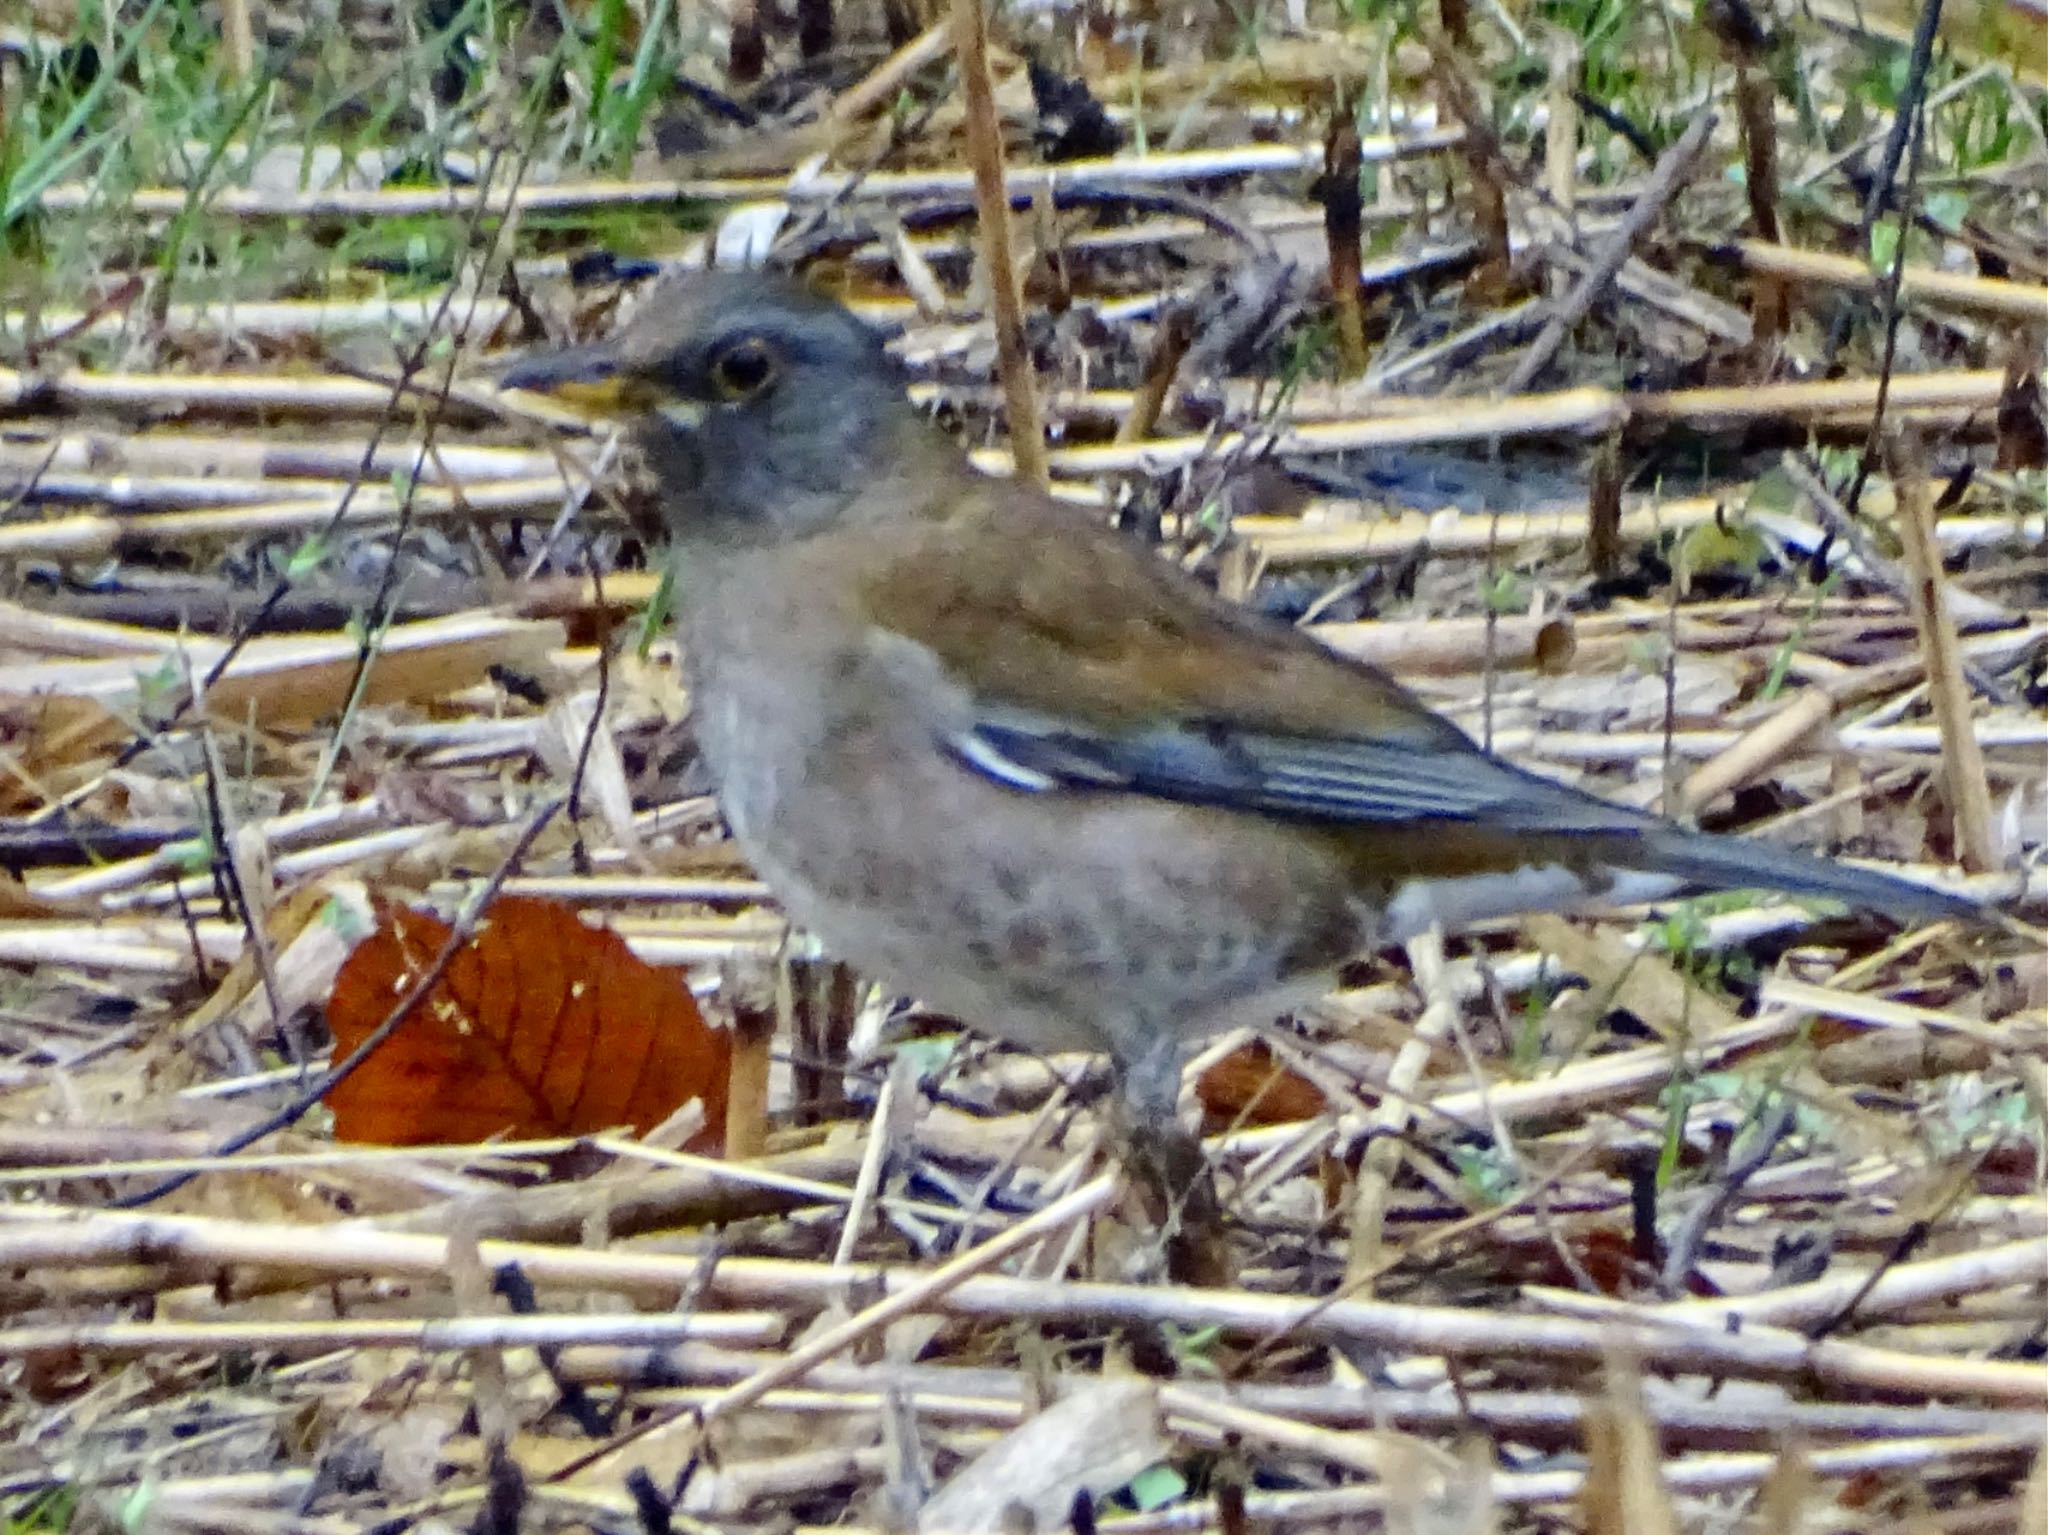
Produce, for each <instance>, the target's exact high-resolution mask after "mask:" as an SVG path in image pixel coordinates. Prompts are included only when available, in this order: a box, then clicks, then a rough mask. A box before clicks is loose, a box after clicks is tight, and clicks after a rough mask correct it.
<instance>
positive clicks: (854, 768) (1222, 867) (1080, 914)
mask: <svg viewBox="0 0 2048 1535" xmlns="http://www.w3.org/2000/svg"><path fill="white" fill-rule="evenodd" d="M768 744H769V743H767V742H765V741H763V740H761V739H759V738H758V737H756V738H755V739H754V740H753V741H752V742H751V743H750V745H749V746H748V747H747V748H746V749H742V750H738V751H733V752H729V753H722V754H720V755H722V756H724V758H725V760H724V761H723V762H722V763H721V762H719V761H714V763H713V766H714V770H715V771H718V772H719V774H720V778H721V785H720V787H721V793H722V797H723V801H724V804H725V807H726V812H727V816H728V819H729V821H730V823H731V825H732V827H733V831H734V835H735V836H736V837H737V838H738V840H739V841H740V844H741V846H742V847H743V848H744V849H745V850H746V852H747V854H748V857H749V858H750V859H751V860H752V861H753V862H754V864H755V867H756V869H757V870H758V872H759V873H760V874H761V876H762V877H763V878H764V879H765V880H767V882H768V883H769V885H770V886H771V888H773V889H774V890H775V891H776V892H777V894H778V895H779V896H780V898H781V899H782V901H783V904H784V905H785V907H786V908H787V910H788V912H789V914H790V916H791V917H792V918H793V919H794V920H795V921H796V922H797V923H798V924H799V925H801V926H802V927H804V928H806V929H808V930H809V931H811V932H812V933H814V934H816V936H817V937H818V938H819V939H820V940H821V941H822V942H823V943H824V944H825V946H826V947H827V949H828V950H830V951H832V952H833V953H835V954H836V955H838V956H839V957H841V958H844V959H846V960H848V961H849V962H851V963H852V964H854V965H855V966H856V967H858V968H859V969H860V970H862V971H863V972H864V973H866V974H868V975H869V976H871V977H872V978H874V979H875V980H878V981H880V982H882V983H884V984H886V985H888V986H890V987H892V988H894V989H897V990H900V991H902V992H904V993H906V994H908V995H912V996H916V997H918V998H919V999H921V1000H923V1001H924V1002H926V1003H928V1004H929V1005H931V1006H933V1007H936V1008H939V1009H941V1010H943V1011H945V1012H948V1013H952V1014H954V1015H956V1016H958V1017H960V1018H961V1019H962V1020H963V1021H965V1022H968V1023H972V1024H974V1025H976V1026H978V1027H980V1028H982V1029H984V1030H986V1031H987V1032H989V1033H992V1034H996V1035H998V1036H1000V1037H1002V1038H1005V1039H1008V1040H1011V1041H1012V1042H1014V1043H1018V1044H1021V1045H1025V1046H1028V1047H1031V1048H1035V1049H1044V1050H1058V1049H1096V1050H1100V1049H1108V1050H1112V1051H1115V1052H1117V1053H1119V1054H1124V1055H1129V1054H1131V1053H1133V1052H1134V1051H1135V1050H1137V1049H1139V1048H1141V1047H1142V1045H1143V1043H1144V1041H1145V1039H1147V1038H1148V1037H1151V1036H1153V1035H1156V1034H1157V1033H1159V1032H1161V1031H1164V1032H1169V1033H1172V1034H1175V1035H1178V1036H1183V1037H1199V1036H1202V1035H1206V1034H1209V1033H1212V1032H1215V1031H1216V1030H1218V1029H1220V1028H1222V1027H1225V1026H1227V1025H1228V1024H1231V1023H1234V1022H1237V1021H1240V1020H1241V1019H1246V1018H1253V1017H1258V1016H1260V1009H1261V1008H1267V1007H1270V1011H1267V1012H1266V1013H1265V1014H1264V1016H1265V1017H1267V1018H1270V1017H1271V1016H1273V1015H1274V1014H1276V1013H1277V1012H1278V1011H1279V1010H1280V1008H1281V1007H1282V1006H1284V1005H1285V1004H1286V1003H1287V1002H1289V1001H1292V1000H1293V999H1294V998H1295V997H1296V996H1298V995H1300V994H1301V992H1302V989H1303V984H1304V981H1307V982H1308V990H1309V992H1310V993H1311V994H1312V993H1313V991H1314V989H1315V985H1314V978H1315V977H1319V976H1321V975H1323V974H1325V973H1327V972H1328V971H1329V970H1330V969H1332V968H1333V967H1334V966H1335V965H1337V964H1338V963H1340V962H1341V960H1342V959H1343V958H1344V957H1345V955H1346V954H1347V953H1349V952H1350V950H1351V949H1352V948H1353V947H1354V946H1355V944H1356V942H1357V940H1358V937H1359V933H1358V929H1357V924H1356V920H1355V917H1354V915H1353V913H1352V912H1351V909H1350V907H1349V906H1348V904H1347V903H1346V902H1345V900H1344V899H1343V896H1342V893H1341V889H1340V888H1339V886H1340V881H1339V880H1338V879H1337V878H1336V877H1335V876H1334V874H1333V871H1331V870H1329V869H1326V868H1323V867H1321V866H1320V864H1319V863H1318V861H1317V858H1316V855H1315V854H1314V852H1313V850H1311V849H1306V848H1303V847H1302V846H1300V845H1299V844H1297V843H1295V842H1294V841H1292V840H1291V839H1288V838H1285V837H1284V836H1280V835H1276V834H1275V832H1274V830H1273V829H1272V828H1271V827H1269V826H1266V825H1263V824H1261V823H1257V822H1250V821H1245V820H1241V819H1240V818H1236V817H1231V816H1228V815H1224V814H1220V813H1212V812H1207V811H1201V810H1194V809H1190V808H1189V807H1185V806H1173V805H1166V804H1163V803H1159V802H1155V801H1147V800H1142V799H1133V798H1130V797H1126V796H1111V795H1101V796H1086V795H1061V796H1058V797H1057V798H1054V797H1052V796H1044V795H1033V794H1028V793H1023V792H1019V791H1016V790H1012V789H1008V788H1004V787H1001V786H999V785H995V784H992V783H989V782H987V781H986V780H984V779H982V778H981V777H979V776H978V775H976V774H974V773H973V772H971V771H969V770H966V769H963V768H962V767H961V766H960V765H958V764H956V763H953V762H951V761H949V760H946V759H944V758H941V757H938V756H936V755H931V756H926V755H924V754H920V753H915V752H911V753H904V754H891V753H887V752H885V751H882V750H879V749H878V748H876V747H875V746H874V745H873V744H872V743H865V742H861V741H858V740H847V741H840V742H828V743H822V744H821V743H816V742H814V743H812V744H811V746H810V748H809V749H808V750H806V751H803V752H801V753H799V754H797V755H795V756H788V755H778V754H777V753H775V752H772V751H767V750H763V749H762V748H764V747H765V746H767V745H768Z"/></svg>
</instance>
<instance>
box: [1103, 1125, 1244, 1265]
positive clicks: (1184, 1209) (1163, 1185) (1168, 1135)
mask: <svg viewBox="0 0 2048 1535" xmlns="http://www.w3.org/2000/svg"><path fill="white" fill-rule="evenodd" d="M1123 1131H1124V1133H1123V1134H1122V1136H1121V1137H1120V1139H1121V1140H1122V1142H1123V1150H1124V1158H1125V1165H1126V1167H1127V1168H1128V1169H1129V1171H1130V1175H1131V1184H1132V1190H1133V1192H1134V1193H1135V1194H1136V1195H1137V1197H1138V1199H1139V1201H1140V1203H1141V1204H1142V1206H1143V1207H1144V1210H1145V1215H1146V1218H1147V1219H1149V1220H1151V1221H1152V1222H1154V1223H1155V1227H1156V1229H1157V1230H1158V1231H1159V1233H1160V1236H1161V1247H1162V1252H1163V1256H1164V1258H1165V1266H1166V1277H1167V1278H1168V1279H1169V1280H1171V1281H1172V1282H1173V1283H1175V1284H1187V1285H1205V1286H1212V1287H1221V1286H1226V1285H1228V1284H1229V1283H1230V1281H1231V1265H1230V1255H1229V1246H1228V1244H1227V1243H1226V1241H1225V1240H1224V1232H1223V1207H1222V1203H1221V1201H1220V1200H1219V1199H1218V1198H1217V1194H1216V1175H1215V1171H1214V1170H1213V1169H1212V1168H1211V1167H1210V1166H1209V1160H1208V1158H1207V1157H1206V1156H1204V1155H1203V1152H1202V1143H1201V1140H1200V1139H1199V1138H1198V1137H1196V1136H1194V1135H1192V1134H1190V1133H1189V1132H1188V1131H1186V1130H1183V1129H1181V1127H1180V1126H1179V1125H1177V1124H1165V1125H1162V1124H1158V1123H1156V1122H1154V1123H1136V1124H1128V1125H1126V1126H1124V1127H1123Z"/></svg>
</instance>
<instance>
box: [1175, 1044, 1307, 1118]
mask: <svg viewBox="0 0 2048 1535" xmlns="http://www.w3.org/2000/svg"><path fill="white" fill-rule="evenodd" d="M1195 1098H1196V1100H1197V1101H1198V1102H1200V1104H1201V1105H1202V1121H1203V1125H1204V1127H1205V1128H1206V1129H1207V1130H1208V1132H1209V1133H1211V1134H1219V1133H1221V1132H1222V1131H1225V1130H1228V1129H1231V1128H1233V1127H1237V1126H1250V1125H1284V1124H1293V1123H1295V1122H1297V1121H1299V1120H1303V1119H1314V1118H1315V1117H1316V1115H1318V1114H1320V1113H1322V1112H1323V1108H1324V1101H1323V1091H1322V1089H1321V1088H1319V1087H1317V1086H1316V1085H1315V1084H1314V1083H1313V1082H1311V1081H1309V1080H1308V1079H1307V1078H1306V1077H1303V1076H1300V1075H1298V1074H1297V1073H1295V1072H1294V1071H1292V1070H1290V1069H1289V1068H1288V1067H1287V1066H1286V1065H1284V1064H1282V1063H1281V1062H1279V1061H1276V1060H1275V1059H1274V1058H1273V1052H1272V1051H1271V1050H1269V1049H1267V1048H1266V1046H1265V1045H1264V1044H1262V1043H1260V1042H1259V1041H1258V1040H1253V1041H1252V1042H1251V1043H1250V1044H1247V1045H1244V1046H1242V1047H1240V1048H1239V1049H1236V1050H1233V1051H1231V1052H1230V1054H1228V1055H1226V1056H1224V1057H1223V1059H1222V1060H1220V1061H1218V1062H1216V1063H1215V1064H1214V1065H1213V1066H1211V1067H1210V1068H1209V1069H1208V1070H1207V1071H1205V1072H1203V1073H1202V1076H1201V1079H1200V1080H1199V1081H1198V1082H1196V1084H1195Z"/></svg>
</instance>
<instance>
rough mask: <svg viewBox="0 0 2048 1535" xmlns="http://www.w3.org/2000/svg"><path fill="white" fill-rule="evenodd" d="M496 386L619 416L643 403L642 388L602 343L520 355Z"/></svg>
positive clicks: (613, 353) (501, 374)
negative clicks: (550, 397) (551, 396)
mask: <svg viewBox="0 0 2048 1535" xmlns="http://www.w3.org/2000/svg"><path fill="white" fill-rule="evenodd" d="M498 385H499V387H500V388H503V389H524V390H528V391H531V392H532V393H534V394H547V395H553V396H554V397H555V398H556V399H558V400H566V401H568V402H569V403H570V404H572V405H577V406H581V407H582V408H583V409H585V410H590V411H595V412H599V413H601V414H604V415H621V414H624V413H626V412H628V411H631V410H634V409H636V408H642V407H644V406H645V405H646V404H647V401H646V400H645V398H644V397H643V396H644V390H643V388H641V387H639V386H637V384H636V381H635V380H634V379H633V378H632V377H631V376H630V375H629V374H627V373H626V371H625V370H624V369H622V368H621V367H620V366H619V358H618V354H617V353H616V352H614V351H613V350H612V349H611V348H610V347H609V346H606V345H604V344H602V343H599V344H597V345H594V346H570V347H562V348H560V349H558V350H556V351H552V352H536V353H534V354H533V355H532V356H530V357H522V358H521V359H520V360H519V361H517V362H515V363H513V364H512V366H511V367H509V368H507V369H505V370H504V371H503V372H502V373H500V374H499V375H498Z"/></svg>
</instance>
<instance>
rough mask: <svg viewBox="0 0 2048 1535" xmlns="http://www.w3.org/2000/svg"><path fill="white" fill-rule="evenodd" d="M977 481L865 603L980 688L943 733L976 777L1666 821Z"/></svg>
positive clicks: (1082, 527) (1335, 805)
mask: <svg viewBox="0 0 2048 1535" xmlns="http://www.w3.org/2000/svg"><path fill="white" fill-rule="evenodd" d="M983 487H987V488H986V489H984V488H983ZM969 493H970V494H971V495H972V496H973V497H974V499H973V500H972V501H970V503H969V504H968V505H967V506H966V508H965V509H964V510H958V511H956V513H955V514H954V515H952V516H950V517H948V518H946V519H944V520H938V521H934V522H932V523H928V524H926V525H925V526H924V527H923V528H921V529H920V530H919V533H918V536H917V537H916V538H915V540H914V541H913V543H912V545H911V546H909V547H905V548H903V549H900V550H898V551H897V552H896V554H895V555H894V557H892V558H890V559H889V560H887V561H885V562H883V563H882V564H881V565H880V567H879V568H878V569H877V570H875V571H874V572H872V573H871V574H870V576H869V578H868V579H867V580H866V582H865V583H864V587H865V597H866V601H865V604H864V606H865V609H866V612H867V615H868V617H869V620H870V622H871V623H873V624H874V625H875V626H876V627H877V629H878V631H881V632H884V633H886V634H887V635H888V637H889V640H890V643H892V644H898V645H900V644H902V643H903V642H905V641H908V642H910V643H912V644H914V645H915V646H916V647H918V648H919V649H920V650H921V652H922V653H924V654H926V655H928V656H930V657H931V658H932V660H933V661H934V662H935V663H936V667H937V669H938V672H939V674H940V675H942V676H943V677H944V678H945V679H946V680H947V682H948V683H949V684H951V686H952V687H953V688H955V689H957V690H958V692H959V693H960V694H961V695H962V696H964V698H965V699H966V708H965V709H964V711H961V712H959V713H957V714H953V713H949V714H948V716H947V720H948V723H947V725H946V727H945V729H946V734H947V739H946V741H945V743H944V744H945V745H946V746H947V747H948V748H949V749H950V750H951V751H953V752H954V753H955V755H956V756H957V757H958V758H959V759H960V761H962V762H963V763H965V764H967V765H968V766H970V767H972V768H973V769H975V770H976V771H978V772H981V773H984V774H986V775H988V776H989V777H991V778H994V779H997V780H999V781H1001V782H1003V783H1005V784H1008V785H1010V786H1011V787H1014V788H1017V789H1020V790H1027V791H1038V792H1050V791H1054V790H1060V789H1068V790H1072V789H1089V790H1108V791H1123V792H1127V793H1133V794H1144V795H1150V796H1153V797H1157V798H1162V799H1172V800H1178V801H1182V802H1186V803H1193V804H1204V805H1213V806H1219V807H1227V808H1235V809H1244V810H1256V811H1261V812H1264V813H1266V814H1273V815H1291V816H1300V817H1303V818H1307V819H1314V820H1319V821H1325V822H1338V823H1351V824H1359V825H1364V824H1378V825H1391V824H1398V823H1404V822H1414V821H1426V822H1437V823H1443V822H1456V823H1466V824H1469V825H1474V826H1484V827H1486V828H1487V829H1488V830H1490V831H1494V832H1504V833H1517V832H1519V833H1523V834H1529V835H1555V836H1562V837H1567V838H1569V837H1574V836H1580V835H1593V834H1605V835H1608V836H1612V835H1614V834H1617V833H1620V834H1636V833H1640V832H1642V831H1643V830H1644V829H1645V828H1646V827H1648V826H1651V825H1654V824H1656V823H1655V822H1654V821H1653V819H1652V818H1650V817H1648V816H1646V815H1643V814H1641V813H1640V812H1637V811H1633V810H1629V809H1626V808H1624V807H1620V806H1615V805H1609V804H1607V803H1605V802H1603V801H1601V800H1598V799H1595V798H1593V797H1591V796H1590V795H1586V794H1582V793H1580V792H1578V791H1577V790H1574V789H1571V788H1568V787H1566V786H1564V785H1562V784H1557V783H1552V782H1551V781H1549V780H1547V779H1544V778H1540V777H1537V776H1536V775H1534V774H1531V773H1527V772H1525V771H1523V770H1522V769H1520V768H1517V767H1514V766H1513V765H1511V764H1509V763H1506V762H1502V761H1500V760H1499V759H1497V758H1494V757H1491V756H1488V755H1487V754H1486V753H1484V752H1482V751H1480V750H1479V748H1478V747H1476V746H1474V745H1473V744H1472V742H1471V741H1470V740H1469V739H1468V738H1467V737H1466V736H1465V735H1464V734H1463V733H1462V732H1461V731H1459V730H1458V729H1457V728H1456V727H1455V726H1453V725H1451V724H1450V723H1449V722H1448V721H1446V720H1443V719H1441V718H1439V717H1438V716H1436V715H1435V714H1432V713H1431V712H1430V711H1429V710H1427V709H1426V708H1424V707H1423V706H1422V705H1421V704H1420V703H1418V702H1417V701H1416V700H1415V699H1414V698H1412V697H1411V696H1410V695H1409V694H1408V693H1407V692H1405V691H1404V690H1403V689H1401V688H1400V687H1399V686H1398V685H1396V684H1395V683H1393V682H1391V681H1389V680H1388V679H1387V678H1386V677H1384V676H1382V675H1381V674H1380V673H1378V672H1376V671H1374V670H1372V669H1371V668H1369V667H1366V666H1363V665H1361V664H1358V663H1355V662H1352V661H1349V660H1346V659H1345V658H1343V657H1341V656H1338V655H1336V654H1335V653H1334V652H1331V651H1329V650H1327V649H1325V648H1324V647H1323V646H1321V645H1318V644H1317V643H1315V642H1314V641H1313V640H1311V639H1309V638H1308V637H1307V636H1305V635H1303V634H1301V633H1300V632H1299V631H1298V630H1295V629H1293V628H1290V627H1288V626H1287V625H1284V624H1280V623H1276V622H1273V621H1270V620H1266V619H1262V618H1260V617H1258V616H1256V615H1253V614H1250V613H1247V612H1245V611H1243V610H1242V609H1239V608H1237V607H1236V606H1234V605H1232V604H1230V603H1228V602H1225V601H1224V600H1223V599H1221V598H1219V597H1217V596H1215V595H1214V594H1213V593H1210V592H1208V591H1206V590H1205V589H1203V588H1201V587H1200V586H1199V585H1197V584H1196V583H1195V582H1193V581H1191V580H1189V579H1188V578H1186V577H1184V576H1183V575H1181V574H1180V572H1178V571H1176V570H1174V569H1172V568H1170V567H1169V566H1167V565H1166V564H1165V563H1164V562H1163V561H1161V560H1159V559H1157V558H1155V557H1154V556H1153V555H1151V554H1149V553H1148V552H1146V551H1144V550H1142V549H1140V548H1138V547H1137V546H1135V545H1134V544H1131V543H1129V542H1128V541H1126V540H1124V539H1122V538H1120V537H1118V536H1117V535H1115V534H1112V533H1110V532H1108V531H1107V530H1104V529H1101V528H1098V527H1096V526H1094V525H1093V524H1090V523H1087V522H1085V521H1083V520H1082V519H1080V518H1079V517H1076V516H1070V515H1068V514H1066V512H1065V511H1064V509H1062V508H1057V507H1053V506H1049V505H1047V504H1045V503H1044V502H1042V501H1041V500H1040V499H1039V498H1037V497H1035V496H1032V495H1030V494H1029V493H1026V492H1023V491H1021V490H1018V489H1016V488H1014V487H1006V486H997V485H992V484H991V482H987V481H980V482H977V483H976V484H975V485H973V486H972V487H969Z"/></svg>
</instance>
